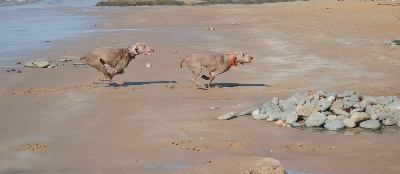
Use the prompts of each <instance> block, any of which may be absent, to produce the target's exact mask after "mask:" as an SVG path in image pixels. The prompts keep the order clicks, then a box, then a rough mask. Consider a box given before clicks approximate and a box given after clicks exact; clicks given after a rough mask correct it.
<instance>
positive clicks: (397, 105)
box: [383, 101, 400, 113]
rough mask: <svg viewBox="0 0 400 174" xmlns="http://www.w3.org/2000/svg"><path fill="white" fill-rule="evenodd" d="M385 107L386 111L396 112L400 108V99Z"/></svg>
mask: <svg viewBox="0 0 400 174" xmlns="http://www.w3.org/2000/svg"><path fill="white" fill-rule="evenodd" d="M383 108H384V109H385V111H386V112H391V113H395V112H397V111H399V110H400V102H399V101H396V102H392V103H390V104H388V105H385V106H384V107H383Z"/></svg>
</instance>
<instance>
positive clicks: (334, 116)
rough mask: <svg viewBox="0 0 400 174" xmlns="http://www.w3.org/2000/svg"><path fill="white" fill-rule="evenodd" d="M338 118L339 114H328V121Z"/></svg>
mask: <svg viewBox="0 0 400 174" xmlns="http://www.w3.org/2000/svg"><path fill="white" fill-rule="evenodd" d="M337 119H338V118H337V116H336V115H328V116H326V121H328V120H330V121H331V120H337Z"/></svg>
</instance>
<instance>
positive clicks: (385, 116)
mask: <svg viewBox="0 0 400 174" xmlns="http://www.w3.org/2000/svg"><path fill="white" fill-rule="evenodd" d="M376 115H378V119H379V120H386V119H388V118H393V114H390V113H386V112H378V113H376Z"/></svg>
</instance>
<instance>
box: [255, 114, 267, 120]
mask: <svg viewBox="0 0 400 174" xmlns="http://www.w3.org/2000/svg"><path fill="white" fill-rule="evenodd" d="M267 118H268V115H267V114H257V115H253V119H254V120H265V119H267Z"/></svg>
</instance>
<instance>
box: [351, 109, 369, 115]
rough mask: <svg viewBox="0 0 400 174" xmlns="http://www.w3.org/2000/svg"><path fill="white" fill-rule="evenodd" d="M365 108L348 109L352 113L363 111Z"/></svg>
mask: <svg viewBox="0 0 400 174" xmlns="http://www.w3.org/2000/svg"><path fill="white" fill-rule="evenodd" d="M364 111H365V108H354V109H353V110H351V111H350V115H352V114H353V113H355V112H364Z"/></svg>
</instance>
